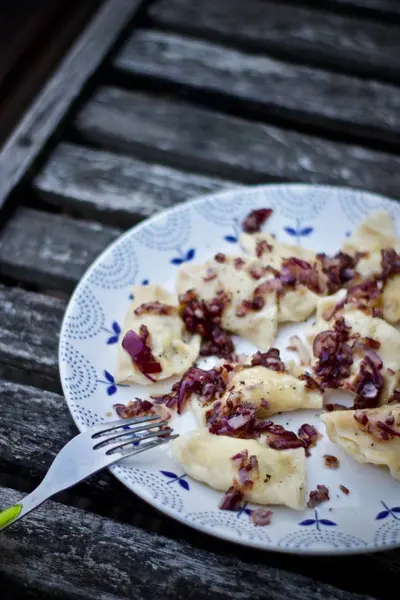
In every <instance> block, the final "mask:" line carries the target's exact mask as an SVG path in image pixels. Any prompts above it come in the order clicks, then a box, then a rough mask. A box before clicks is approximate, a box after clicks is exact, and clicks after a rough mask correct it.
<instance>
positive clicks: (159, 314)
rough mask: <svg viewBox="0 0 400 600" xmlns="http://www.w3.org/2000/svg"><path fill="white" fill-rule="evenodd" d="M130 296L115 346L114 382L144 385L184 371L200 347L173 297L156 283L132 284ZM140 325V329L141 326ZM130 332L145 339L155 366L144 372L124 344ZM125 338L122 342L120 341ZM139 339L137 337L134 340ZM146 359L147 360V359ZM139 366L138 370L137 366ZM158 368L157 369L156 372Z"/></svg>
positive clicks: (197, 337) (198, 339) (198, 340)
mask: <svg viewBox="0 0 400 600" xmlns="http://www.w3.org/2000/svg"><path fill="white" fill-rule="evenodd" d="M133 296H134V300H133V302H132V304H131V305H130V307H129V309H128V312H127V314H126V317H125V322H124V327H123V332H122V336H121V342H120V344H119V348H118V367H117V373H116V381H117V382H118V383H128V384H129V383H140V384H142V385H148V384H150V383H152V381H159V380H161V379H166V378H168V377H171V375H178V374H182V373H184V372H185V371H186V370H187V369H188V368H189V367H190V366H191V365H192V364H193V362H194V361H195V360H196V358H197V357H198V355H199V351H200V336H198V335H190V334H188V333H187V332H186V330H185V327H184V324H183V321H182V319H181V318H180V316H179V314H178V309H177V299H176V297H175V295H174V294H170V293H169V292H167V291H166V290H164V289H163V288H162V287H160V286H158V285H146V286H140V285H135V286H133ZM143 327H144V329H143ZM132 331H133V332H134V334H137V335H136V338H135V340H137V338H138V336H139V337H140V338H141V339H142V340H144V338H146V337H147V333H146V331H147V332H148V337H147V339H146V340H144V341H145V346H146V347H147V348H148V349H149V351H150V352H151V354H150V360H152V362H153V364H154V363H156V364H157V363H158V364H159V368H157V367H156V368H155V369H151V373H150V372H149V373H147V376H146V375H145V374H144V372H145V371H146V370H145V368H143V366H142V365H141V362H140V360H138V361H137V362H134V361H133V360H132V358H131V355H130V354H129V353H128V351H127V350H126V349H125V348H124V345H125V343H126V340H127V339H128V338H126V336H127V334H128V337H129V335H132V334H129V332H132ZM124 340H125V342H124ZM137 341H138V342H139V344H140V343H141V342H140V339H139V340H137ZM147 362H148V361H147ZM141 366H142V370H140V367H141ZM158 371H159V372H158Z"/></svg>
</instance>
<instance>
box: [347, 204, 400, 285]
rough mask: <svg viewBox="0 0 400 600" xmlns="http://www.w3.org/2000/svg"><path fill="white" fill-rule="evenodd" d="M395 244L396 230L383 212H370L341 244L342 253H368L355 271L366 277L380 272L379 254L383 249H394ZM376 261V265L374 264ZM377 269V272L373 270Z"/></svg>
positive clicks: (389, 218)
mask: <svg viewBox="0 0 400 600" xmlns="http://www.w3.org/2000/svg"><path fill="white" fill-rule="evenodd" d="M396 243H397V239H396V230H395V226H394V222H393V219H392V217H391V216H390V214H389V213H388V212H386V211H385V210H376V211H373V212H371V213H370V214H369V215H368V216H367V217H366V218H365V219H364V220H363V221H362V222H361V223H360V225H359V226H358V227H357V229H356V230H355V231H354V232H353V234H352V235H351V236H350V237H349V238H348V239H347V240H346V242H345V243H344V244H343V252H347V253H348V254H351V255H352V256H354V255H355V254H357V253H358V252H368V253H369V256H368V257H367V258H365V259H362V260H361V261H360V262H359V263H358V266H357V271H358V272H359V273H360V274H361V275H362V276H363V277H367V276H368V275H371V274H372V273H376V272H379V270H380V252H381V250H384V249H385V248H394V247H395V244H396ZM377 260H378V263H377V262H376V261H377ZM376 268H378V271H376V270H375V269H376Z"/></svg>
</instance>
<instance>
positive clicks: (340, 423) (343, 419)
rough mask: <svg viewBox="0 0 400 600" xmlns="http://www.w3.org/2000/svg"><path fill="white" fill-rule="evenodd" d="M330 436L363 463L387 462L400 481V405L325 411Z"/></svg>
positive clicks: (385, 464) (324, 420) (323, 416)
mask: <svg viewBox="0 0 400 600" xmlns="http://www.w3.org/2000/svg"><path fill="white" fill-rule="evenodd" d="M321 419H322V421H323V422H324V424H325V427H326V432H327V434H328V436H329V438H330V439H331V440H332V442H334V443H335V444H338V445H339V446H340V447H341V448H343V450H345V452H347V453H348V454H350V456H352V457H353V458H354V459H355V460H357V461H358V462H361V463H370V464H373V465H383V466H386V467H388V468H389V470H390V473H391V475H392V476H393V477H394V478H395V479H399V480H400V404H389V405H387V406H381V407H379V408H371V409H368V410H358V411H354V410H343V411H335V412H331V413H324V414H323V415H321Z"/></svg>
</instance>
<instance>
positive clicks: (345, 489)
mask: <svg viewBox="0 0 400 600" xmlns="http://www.w3.org/2000/svg"><path fill="white" fill-rule="evenodd" d="M339 489H340V491H341V492H343V494H346V496H348V495H349V494H350V490H349V489H348V488H347V487H346V486H345V485H339Z"/></svg>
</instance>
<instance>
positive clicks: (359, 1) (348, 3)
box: [300, 0, 400, 18]
mask: <svg viewBox="0 0 400 600" xmlns="http://www.w3.org/2000/svg"><path fill="white" fill-rule="evenodd" d="M300 1H301V0H300ZM312 1H315V0H312ZM317 2H318V4H319V5H320V0H317ZM327 4H328V6H332V8H339V9H340V8H352V9H355V11H356V12H357V11H364V10H367V11H371V14H374V13H376V14H377V15H379V16H387V17H389V18H390V17H393V16H400V6H399V3H398V1H397V0H328V2H327Z"/></svg>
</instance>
